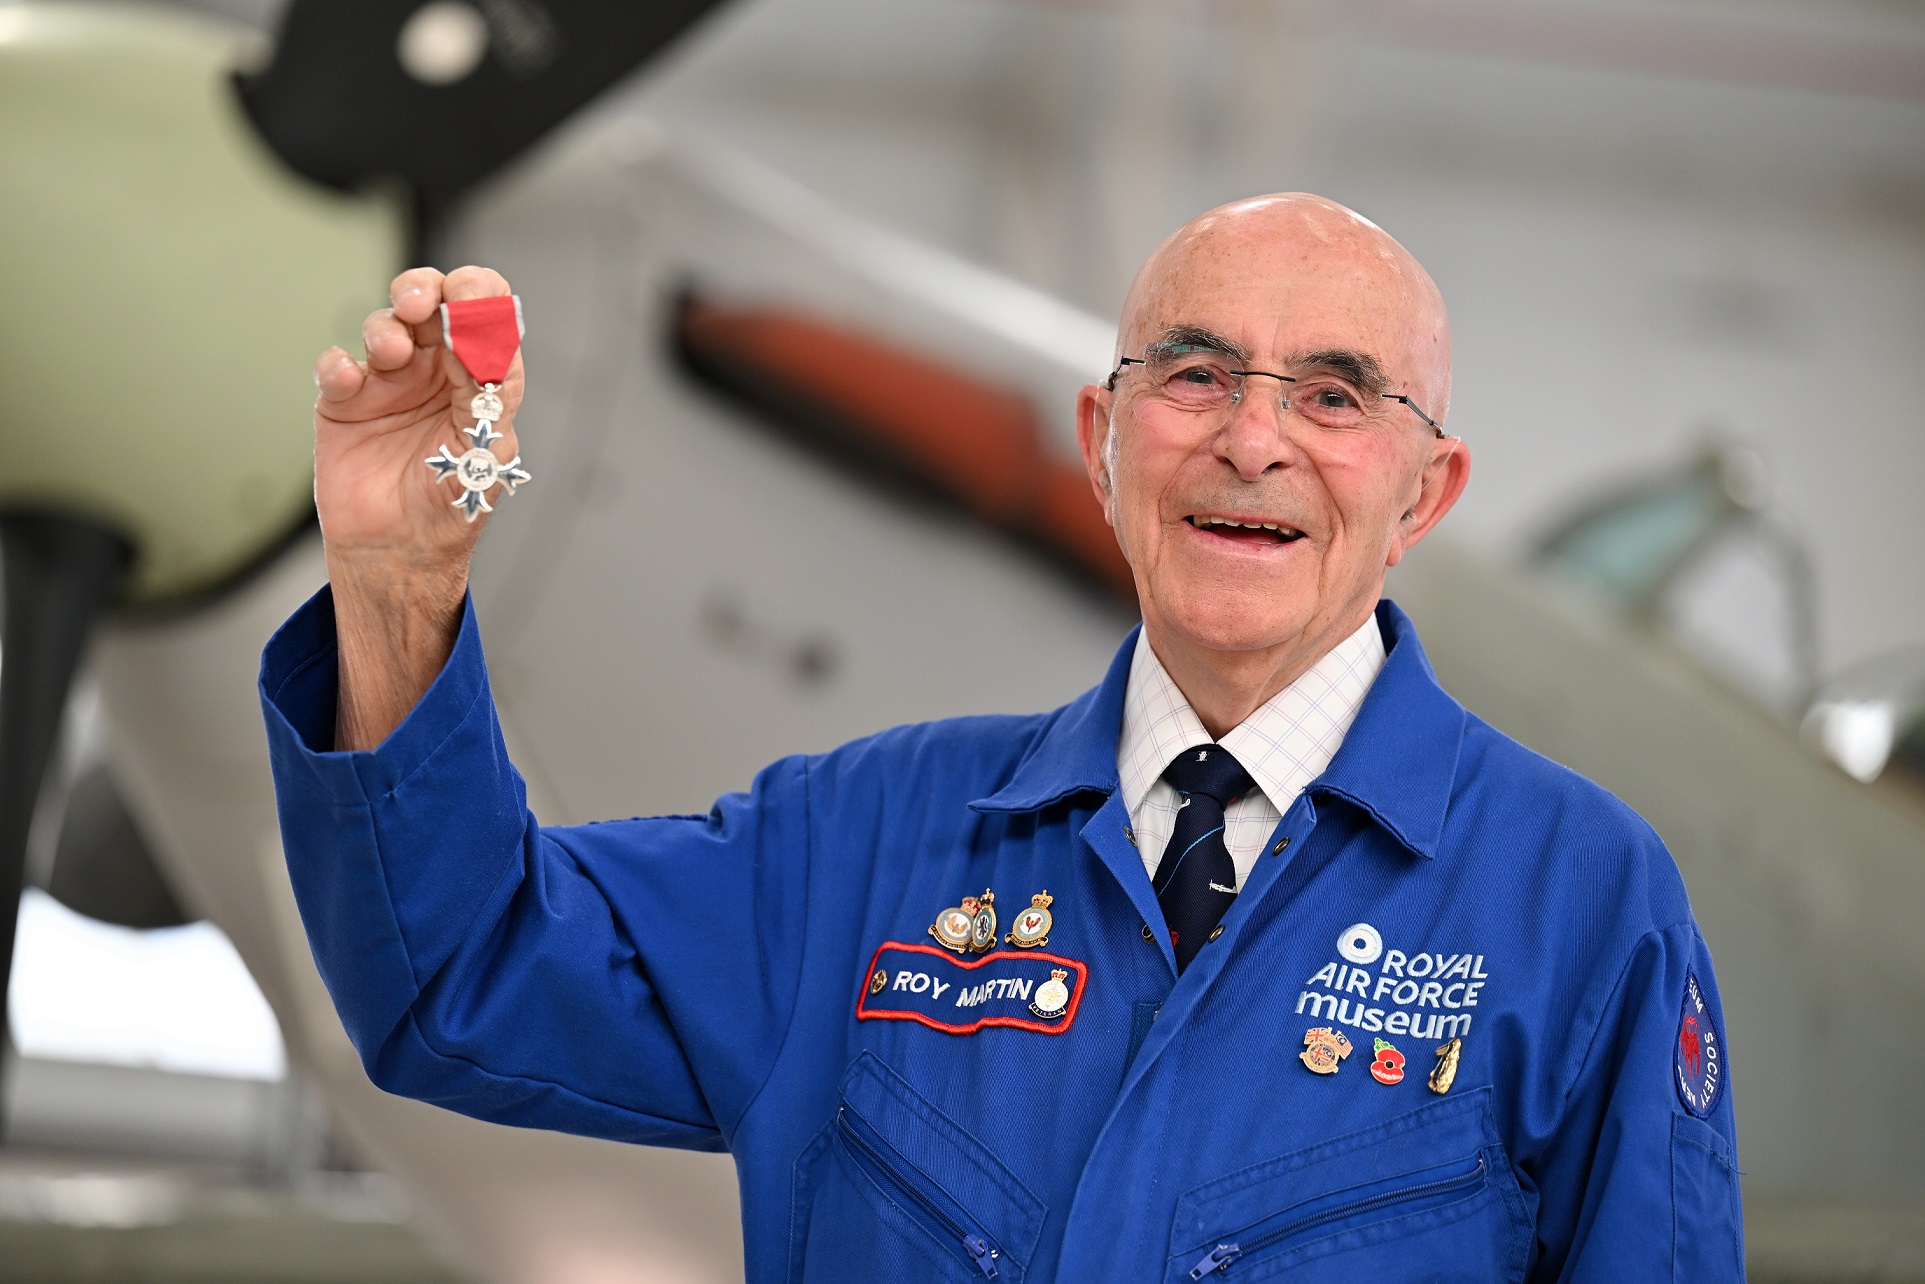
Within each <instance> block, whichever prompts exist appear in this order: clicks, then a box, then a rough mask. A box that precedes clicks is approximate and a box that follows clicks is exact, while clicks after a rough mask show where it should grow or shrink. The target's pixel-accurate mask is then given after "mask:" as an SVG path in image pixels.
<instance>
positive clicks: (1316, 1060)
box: [1297, 1025, 1350, 1074]
mask: <svg viewBox="0 0 1925 1284" xmlns="http://www.w3.org/2000/svg"><path fill="white" fill-rule="evenodd" d="M1303 1043H1304V1048H1303V1051H1302V1052H1299V1053H1298V1054H1297V1059H1298V1060H1299V1061H1301V1062H1303V1063H1304V1064H1305V1065H1306V1066H1309V1067H1310V1070H1311V1072H1312V1073H1313V1074H1335V1073H1337V1063H1338V1062H1339V1061H1342V1060H1343V1059H1344V1058H1345V1057H1347V1056H1349V1055H1350V1040H1349V1039H1346V1038H1344V1035H1343V1031H1341V1030H1335V1029H1332V1028H1331V1027H1329V1026H1327V1025H1320V1026H1317V1027H1315V1028H1314V1029H1310V1030H1306V1031H1304V1035H1303Z"/></svg>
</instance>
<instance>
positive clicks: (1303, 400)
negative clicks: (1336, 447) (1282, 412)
mask: <svg viewBox="0 0 1925 1284" xmlns="http://www.w3.org/2000/svg"><path fill="white" fill-rule="evenodd" d="M1290 405H1291V407H1292V408H1293V409H1294V410H1296V411H1297V413H1299V414H1301V415H1302V416H1303V417H1304V418H1305V419H1308V420H1309V421H1310V422H1311V423H1313V424H1316V425H1317V426H1318V427H1320V428H1355V427H1357V426H1358V425H1359V424H1362V423H1363V422H1364V419H1365V407H1364V400H1363V394H1361V393H1359V392H1358V391H1357V390H1356V389H1355V388H1352V387H1351V386H1350V385H1349V384H1347V383H1345V382H1344V381H1343V380H1341V379H1328V378H1317V377H1311V378H1306V379H1303V380H1301V381H1299V382H1298V383H1296V384H1294V385H1292V386H1291V388H1290ZM1373 409H1374V407H1373Z"/></svg>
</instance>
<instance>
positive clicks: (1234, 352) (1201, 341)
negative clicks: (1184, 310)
mask: <svg viewBox="0 0 1925 1284" xmlns="http://www.w3.org/2000/svg"><path fill="white" fill-rule="evenodd" d="M1199 348H1200V349H1202V350H1203V351H1205V352H1220V353H1222V354H1223V355H1224V356H1226V357H1231V358H1233V359H1235V360H1236V362H1237V364H1239V365H1242V364H1245V363H1247V362H1248V361H1249V360H1250V350H1249V349H1248V348H1246V347H1244V346H1243V345H1242V344H1240V343H1238V342H1237V341H1236V340H1235V339H1231V338H1226V337H1225V336H1223V335H1220V334H1218V333H1217V332H1216V331H1215V330H1208V329H1205V328H1204V327H1202V326H1200V325H1173V326H1171V327H1170V328H1169V329H1167V330H1165V331H1164V332H1163V333H1162V335H1161V336H1160V337H1159V338H1158V339H1157V340H1156V342H1154V343H1152V344H1150V346H1149V347H1148V348H1147V349H1146V350H1145V351H1144V353H1143V355H1144V356H1145V357H1147V358H1149V359H1150V360H1151V361H1155V360H1156V359H1157V358H1158V357H1174V356H1178V355H1180V354H1181V353H1183V352H1186V351H1195V350H1197V349H1199Z"/></svg>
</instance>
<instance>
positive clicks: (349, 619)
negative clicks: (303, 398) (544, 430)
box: [314, 267, 522, 749]
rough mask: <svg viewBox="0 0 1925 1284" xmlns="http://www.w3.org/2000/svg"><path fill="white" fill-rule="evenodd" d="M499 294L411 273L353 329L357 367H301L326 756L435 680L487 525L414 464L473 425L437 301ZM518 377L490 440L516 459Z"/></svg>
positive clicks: (483, 282) (493, 277)
mask: <svg viewBox="0 0 1925 1284" xmlns="http://www.w3.org/2000/svg"><path fill="white" fill-rule="evenodd" d="M507 293H509V289H508V283H507V282H506V281H505V280H503V279H502V278H501V275H500V274H499V273H497V272H493V271H491V270H489V269H488V268H479V267H464V268H458V269H456V270H455V271H453V272H450V273H448V274H447V275H446V276H445V277H444V276H443V275H442V274H441V273H440V272H437V271H435V270H434V269H433V268H415V269H413V270H411V271H407V272H403V273H402V274H401V275H400V276H398V277H396V278H395V279H394V283H393V284H392V285H391V286H390V287H389V289H388V297H389V299H390V300H391V301H392V303H393V306H392V307H388V308H383V309H382V310H381V311H379V312H376V313H373V314H372V315H370V316H369V317H368V319H367V321H366V322H364V323H363V324H362V327H361V340H362V343H363V345H364V346H365V348H366V350H367V359H366V360H365V361H357V360H355V359H354V358H353V357H352V356H351V355H349V354H348V353H347V352H344V351H342V350H341V349H340V348H330V349H329V350H328V351H326V352H324V353H322V354H321V356H320V359H319V360H317V361H316V362H315V365H314V382H315V384H316V385H317V386H318V387H319V389H320V396H319V398H318V399H317V400H316V401H315V404H314V503H315V508H316V509H317V511H318V512H319V513H320V518H321V536H322V539H323V542H324V544H325V546H326V549H327V561H328V578H329V581H330V582H331V584H332V586H333V590H334V614H335V627H336V633H337V636H338V638H339V644H340V699H339V704H338V717H337V721H336V727H335V744H336V747H337V748H341V749H371V748H374V747H375V746H376V745H378V744H379V743H380V742H381V741H382V740H383V739H385V738H386V737H387V735H388V733H389V732H390V731H392V730H393V729H394V728H395V727H396V726H398V725H400V723H401V720H402V719H403V718H404V717H406V716H407V713H408V711H409V710H410V709H412V708H413V707H414V705H415V703H416V702H417V701H418V700H419V699H420V698H421V696H422V694H423V693H424V692H426V691H427V689H428V686H429V685H430V684H431V683H432V682H433V681H434V678H435V676H436V675H437V674H438V673H440V671H441V667H442V665H443V664H444V663H445V662H446V660H447V657H448V652H449V649H450V648H451V647H452V646H453V644H454V638H455V634H456V631H457V629H458V627H459V625H460V621H461V604H462V600H463V597H464V595H465V593H466V591H467V585H468V560H469V558H470V556H471V555H472V554H473V552H474V546H475V541H476V539H477V538H479V536H480V534H481V528H482V526H484V525H485V524H486V520H485V518H484V519H483V520H481V521H477V522H474V523H469V522H468V521H466V520H464V519H463V517H462V514H461V512H460V511H459V510H457V509H456V508H454V507H453V506H452V505H453V502H454V500H455V498H456V496H457V495H458V494H459V493H460V492H459V491H458V489H457V488H456V486H455V484H454V483H453V482H449V481H442V480H438V479H437V478H436V477H435V474H434V472H433V470H431V469H429V468H428V467H427V466H426V465H425V463H424V462H423V461H425V460H426V459H427V458H428V457H429V456H431V455H434V454H435V453H437V451H438V450H439V449H440V447H442V446H443V445H446V446H447V447H448V448H449V449H450V450H451V451H453V452H454V453H455V454H457V455H459V454H461V453H462V452H463V451H464V450H466V449H467V446H468V439H467V438H466V437H465V436H463V435H462V432H461V430H462V429H463V428H466V427H468V426H470V425H472V424H473V423H474V418H473V416H471V415H470V414H469V413H468V404H469V402H470V401H471V400H472V399H473V397H474V394H475V391H476V388H475V384H474V381H473V380H472V379H471V378H469V376H468V372H467V371H466V370H465V369H463V368H462V366H461V363H460V361H458V360H457V359H456V358H455V355H454V354H453V353H452V352H450V351H448V349H447V346H446V345H445V344H444V343H443V341H442V336H441V311H440V310H441V304H442V302H443V301H444V300H455V299H478V298H487V297H489V296H492V295H503V294H507ZM521 393H522V364H521V358H520V356H517V357H516V358H515V362H514V365H513V367H512V368H511V369H510V370H509V372H508V379H507V382H506V383H505V384H503V386H502V391H501V399H502V402H503V404H504V406H505V407H506V413H505V414H504V415H503V417H502V418H501V420H500V421H499V422H497V423H496V424H495V430H496V431H497V432H499V433H501V434H503V437H502V439H501V440H500V441H497V442H495V443H494V444H493V445H492V446H491V447H490V449H491V450H493V451H494V453H495V454H496V455H498V456H499V457H500V458H501V459H503V460H507V459H512V458H513V457H514V456H515V455H516V454H518V453H519V447H518V445H517V442H516V439H515V427H514V415H515V409H516V407H518V406H519V405H520V404H521Z"/></svg>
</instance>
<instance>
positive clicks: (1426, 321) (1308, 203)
mask: <svg viewBox="0 0 1925 1284" xmlns="http://www.w3.org/2000/svg"><path fill="white" fill-rule="evenodd" d="M1226 310H1227V311H1231V312H1234V313H1236V314H1237V315H1240V316H1243V317H1246V318H1249V319H1250V320H1251V321H1253V322H1255V323H1256V329H1257V330H1258V331H1261V330H1262V329H1264V328H1265V326H1264V323H1265V321H1268V322H1269V323H1270V324H1269V327H1268V328H1269V329H1270V330H1271V332H1272V333H1271V336H1270V337H1272V338H1275V339H1279V340H1281V339H1285V338H1286V336H1288V337H1289V338H1290V342H1291V343H1292V344H1294V345H1295V346H1290V347H1288V348H1287V349H1285V350H1278V349H1277V348H1276V346H1275V345H1274V344H1271V345H1264V346H1267V347H1269V349H1270V350H1269V351H1268V352H1266V353H1265V354H1264V355H1265V356H1266V357H1267V359H1270V360H1273V361H1274V360H1279V359H1281V358H1284V357H1289V356H1306V355H1309V354H1310V353H1312V352H1320V351H1329V350H1349V351H1354V352H1355V353H1357V354H1358V355H1361V356H1367V357H1369V358H1371V360H1372V364H1373V365H1374V366H1375V367H1376V370H1375V373H1376V374H1377V375H1378V376H1379V377H1380V378H1381V379H1382V380H1383V382H1384V385H1385V386H1384V387H1383V388H1381V389H1378V390H1379V391H1396V392H1402V393H1406V394H1408V395H1409V396H1410V397H1411V399H1412V400H1413V401H1415V402H1417V403H1418V404H1419V405H1420V406H1423V407H1424V408H1425V411H1426V412H1427V413H1428V414H1429V415H1430V417H1431V418H1433V419H1435V420H1437V421H1438V422H1440V423H1441V422H1442V421H1443V419H1444V416H1445V414H1446V412H1447V411H1448V409H1449V402H1450V318H1449V316H1448V314H1447V313H1446V312H1445V310H1444V298H1443V295H1442V294H1440V293H1439V292H1438V289H1437V285H1436V283H1435V282H1434V281H1432V280H1431V279H1430V274H1429V273H1428V272H1426V271H1424V269H1423V266H1422V265H1421V264H1419V263H1418V262H1417V260H1416V259H1415V258H1413V257H1411V254H1410V251H1408V250H1406V249H1405V248H1404V247H1403V246H1401V245H1399V244H1398V243H1397V241H1396V240H1395V238H1393V237H1392V236H1391V235H1390V234H1389V233H1387V232H1385V231H1384V230H1383V229H1382V228H1380V227H1378V226H1377V225H1376V224H1375V223H1372V222H1371V221H1370V220H1369V219H1366V218H1364V217H1363V216H1362V215H1361V214H1358V213H1357V212H1356V211H1354V210H1351V209H1347V208H1345V207H1344V206H1342V205H1339V204H1337V203H1336V202H1335V201H1331V200H1326V199H1325V198H1323V197H1321V196H1312V195H1309V194H1307V193H1303V192H1282V193H1276V194H1273V195H1270V196H1254V197H1251V198H1249V199H1247V200H1241V201H1234V202H1232V203H1230V204H1228V205H1220V206H1218V207H1217V208H1216V209H1213V210H1209V211H1207V212H1206V213H1203V214H1200V215H1198V216H1197V217H1196V218H1193V219H1191V220H1190V221H1189V222H1188V223H1186V224H1184V225H1183V226H1182V227H1180V228H1178V229H1177V230H1176V231H1175V232H1174V233H1172V234H1171V235H1170V237H1169V239H1167V240H1165V241H1164V242H1163V244H1162V245H1160V246H1158V247H1157V249H1156V252H1155V253H1153V254H1151V255H1150V258H1149V261H1148V262H1146V263H1145V264H1144V265H1143V267H1142V270H1141V271H1139V272H1138V273H1137V274H1136V280H1135V281H1134V282H1133V283H1132V284H1131V286H1130V292H1129V296H1128V298H1127V299H1126V300H1125V301H1124V304H1123V317H1122V324H1121V326H1120V327H1119V330H1118V335H1117V338H1118V344H1119V352H1118V355H1119V356H1121V355H1125V354H1129V353H1134V352H1140V351H1142V350H1143V349H1144V348H1145V347H1147V346H1148V345H1150V344H1152V343H1154V342H1156V341H1157V340H1158V339H1159V338H1161V337H1163V336H1164V334H1165V332H1167V331H1169V330H1172V329H1175V328H1178V327H1183V326H1189V325H1194V324H1196V323H1197V322H1196V318H1197V317H1198V316H1199V315H1202V314H1203V313H1206V312H1207V313H1213V314H1214V313H1220V312H1224V311H1226ZM1312 332H1315V333H1318V334H1320V335H1322V336H1325V337H1327V339H1328V341H1327V342H1325V341H1323V340H1322V339H1319V340H1317V341H1315V346H1314V347H1311V348H1305V347H1303V346H1301V344H1302V343H1303V342H1307V341H1309V340H1306V339H1305V338H1304V337H1303V336H1305V335H1307V334H1310V333H1312ZM1263 337H1265V336H1264V335H1262V334H1261V333H1252V334H1250V335H1248V336H1239V337H1236V342H1238V344H1239V345H1240V346H1243V347H1245V348H1246V349H1249V355H1251V356H1253V357H1254V356H1255V355H1257V351H1258V350H1257V349H1256V348H1255V347H1253V346H1252V341H1253V340H1261V339H1262V338H1263ZM1359 345H1361V346H1359ZM1392 385H1395V386H1394V387H1393V386H1392Z"/></svg>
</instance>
